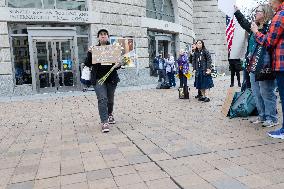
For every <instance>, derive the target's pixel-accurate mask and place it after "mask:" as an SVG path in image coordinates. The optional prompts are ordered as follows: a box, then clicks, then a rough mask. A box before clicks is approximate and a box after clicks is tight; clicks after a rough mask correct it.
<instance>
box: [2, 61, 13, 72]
mask: <svg viewBox="0 0 284 189" xmlns="http://www.w3.org/2000/svg"><path fill="white" fill-rule="evenodd" d="M10 74H13V72H12V63H11V62H0V75H10Z"/></svg>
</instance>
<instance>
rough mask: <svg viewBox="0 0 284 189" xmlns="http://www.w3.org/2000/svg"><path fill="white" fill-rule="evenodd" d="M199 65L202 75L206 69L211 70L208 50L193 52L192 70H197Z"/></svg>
mask: <svg viewBox="0 0 284 189" xmlns="http://www.w3.org/2000/svg"><path fill="white" fill-rule="evenodd" d="M199 63H200V66H201V69H202V71H203V72H204V74H205V73H206V71H207V69H211V66H212V59H211V55H210V52H209V51H208V50H206V49H202V50H201V51H199V50H196V51H195V52H194V54H193V58H192V66H193V70H198V67H199Z"/></svg>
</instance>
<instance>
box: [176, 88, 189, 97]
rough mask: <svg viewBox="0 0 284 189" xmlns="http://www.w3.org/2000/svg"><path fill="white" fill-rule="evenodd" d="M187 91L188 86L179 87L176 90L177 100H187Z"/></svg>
mask: <svg viewBox="0 0 284 189" xmlns="http://www.w3.org/2000/svg"><path fill="white" fill-rule="evenodd" d="M189 90H190V89H189V88H188V86H184V87H180V88H179V89H178V97H179V99H189Z"/></svg>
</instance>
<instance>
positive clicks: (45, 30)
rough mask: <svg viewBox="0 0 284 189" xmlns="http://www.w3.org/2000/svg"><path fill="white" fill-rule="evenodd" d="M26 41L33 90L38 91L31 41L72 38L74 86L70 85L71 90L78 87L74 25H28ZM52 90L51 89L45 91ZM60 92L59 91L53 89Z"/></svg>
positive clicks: (78, 76)
mask: <svg viewBox="0 0 284 189" xmlns="http://www.w3.org/2000/svg"><path fill="white" fill-rule="evenodd" d="M27 30H28V41H29V53H30V62H31V72H32V86H33V92H34V93H39V92H40V88H38V87H37V82H38V81H37V76H36V74H37V72H36V68H35V59H34V48H33V41H34V40H39V41H41V40H42V41H56V40H58V41H60V40H67V41H68V39H70V38H72V39H73V48H74V49H73V50H74V51H73V52H74V57H72V60H73V62H74V69H75V70H74V72H73V73H74V87H73V88H72V87H70V89H71V90H76V89H78V88H79V84H80V74H79V63H78V47H77V35H76V28H75V27H28V28H27ZM46 92H53V91H46ZM55 92H60V91H57V90H56V91H55Z"/></svg>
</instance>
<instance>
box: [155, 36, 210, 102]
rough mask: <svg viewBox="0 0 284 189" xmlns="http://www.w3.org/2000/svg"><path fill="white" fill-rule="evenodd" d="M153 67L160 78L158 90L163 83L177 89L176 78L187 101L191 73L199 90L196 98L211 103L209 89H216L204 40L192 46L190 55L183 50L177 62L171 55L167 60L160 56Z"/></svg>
mask: <svg viewBox="0 0 284 189" xmlns="http://www.w3.org/2000/svg"><path fill="white" fill-rule="evenodd" d="M153 65H154V69H155V70H156V71H157V72H158V76H159V80H158V82H159V86H158V88H160V86H161V85H162V83H168V84H169V87H176V81H175V76H176V77H177V78H178V79H179V84H180V86H179V89H181V90H183V93H184V98H185V99H187V98H188V90H189V89H188V84H187V81H188V79H189V78H190V77H191V74H192V73H191V72H193V74H194V76H195V82H194V87H195V88H196V89H198V95H197V96H195V97H196V98H198V100H199V101H203V102H209V101H210V98H209V97H208V93H207V92H208V89H210V88H212V87H214V84H213V80H212V76H211V67H212V58H211V55H210V53H209V51H208V50H207V49H206V47H205V44H204V42H203V41H202V40H197V41H196V42H195V43H194V44H193V45H192V50H191V52H190V53H188V52H186V51H184V50H181V51H180V54H179V56H178V58H177V60H176V61H175V60H174V57H173V56H172V55H171V54H168V57H166V58H163V55H162V54H159V55H158V56H157V57H156V58H155V59H154V62H153ZM191 67H192V70H191V69H190V68H191Z"/></svg>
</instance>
